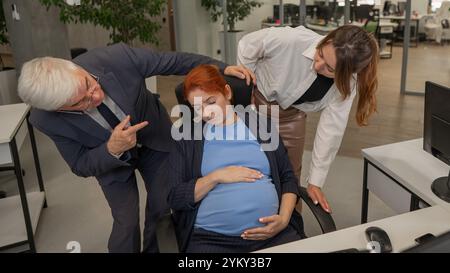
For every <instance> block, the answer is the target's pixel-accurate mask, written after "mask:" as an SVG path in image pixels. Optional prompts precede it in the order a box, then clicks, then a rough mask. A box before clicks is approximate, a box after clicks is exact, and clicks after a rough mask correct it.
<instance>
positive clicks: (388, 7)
mask: <svg viewBox="0 0 450 273" xmlns="http://www.w3.org/2000/svg"><path fill="white" fill-rule="evenodd" d="M391 5H392V1H388V0H387V1H384V6H383V14H384V15H389V14H390V13H391Z"/></svg>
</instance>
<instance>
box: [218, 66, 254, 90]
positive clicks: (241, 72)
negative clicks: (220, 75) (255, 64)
mask: <svg viewBox="0 0 450 273" xmlns="http://www.w3.org/2000/svg"><path fill="white" fill-rule="evenodd" d="M224 74H225V75H227V76H234V77H236V78H239V79H243V80H244V79H245V80H246V81H247V85H250V83H251V82H253V84H256V76H255V74H254V73H253V71H251V70H250V69H248V68H247V67H245V66H244V65H230V66H227V67H226V68H225V70H224Z"/></svg>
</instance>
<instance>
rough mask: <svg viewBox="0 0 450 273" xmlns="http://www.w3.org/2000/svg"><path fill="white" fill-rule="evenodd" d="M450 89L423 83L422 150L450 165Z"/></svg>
mask: <svg viewBox="0 0 450 273" xmlns="http://www.w3.org/2000/svg"><path fill="white" fill-rule="evenodd" d="M449 139H450V88H448V87H444V86H441V85H439V84H435V83H432V82H426V83H425V116H424V130H423V148H424V150H425V151H427V152H429V153H431V154H432V155H434V156H435V157H437V158H439V159H440V160H442V161H444V162H445V163H447V164H449V165H450V141H448V140H449Z"/></svg>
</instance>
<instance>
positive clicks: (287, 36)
mask: <svg viewBox="0 0 450 273" xmlns="http://www.w3.org/2000/svg"><path fill="white" fill-rule="evenodd" d="M238 62H239V63H240V64H242V65H244V66H247V67H248V68H249V69H250V70H252V71H253V72H254V73H255V74H256V78H257V88H256V90H255V91H254V92H253V99H254V103H255V104H256V106H257V108H258V109H259V111H260V112H262V113H265V114H268V115H271V113H270V111H267V110H265V109H267V108H264V107H261V106H263V105H267V106H271V105H279V106H280V107H281V109H279V116H278V118H279V132H280V135H281V137H282V139H283V143H284V145H285V146H286V148H287V150H288V155H289V159H290V161H291V164H292V167H293V169H294V172H295V174H296V175H297V176H298V177H300V172H301V164H302V155H303V149H304V143H305V124H306V113H305V112H318V111H322V113H321V116H320V120H319V123H318V126H317V131H316V136H315V139H314V146H313V150H312V162H311V167H310V170H309V176H308V178H307V182H308V194H309V196H310V197H311V199H312V200H313V201H314V202H315V203H316V204H320V205H321V206H322V208H323V209H324V210H326V211H328V212H331V209H330V206H329V204H328V202H327V200H326V198H325V196H324V194H323V192H322V190H321V188H322V186H323V185H324V183H325V179H326V176H327V174H328V170H329V167H330V165H331V163H332V161H333V160H334V158H335V156H336V153H337V151H338V149H339V146H340V143H341V140H342V137H343V135H344V132H345V128H346V126H347V121H348V116H349V113H350V109H351V106H352V102H353V99H354V98H355V96H356V95H357V94H358V97H359V98H358V107H357V111H356V120H357V122H358V125H360V126H364V125H367V121H368V118H369V116H370V115H371V114H372V113H373V112H375V111H376V98H375V91H376V89H377V83H378V81H377V62H378V45H377V42H376V40H375V38H374V37H373V36H372V35H371V34H369V33H368V32H366V31H365V30H363V29H362V28H360V27H357V26H353V25H345V26H342V27H339V28H337V29H336V30H334V31H332V32H330V33H329V34H328V35H327V36H325V37H323V36H321V35H319V34H317V33H315V32H313V31H311V30H308V29H306V28H304V27H303V26H300V27H297V28H291V27H284V28H266V29H262V30H259V31H256V32H253V33H250V34H248V35H246V36H244V37H243V38H242V39H241V40H240V42H239V48H238ZM269 110H270V107H269Z"/></svg>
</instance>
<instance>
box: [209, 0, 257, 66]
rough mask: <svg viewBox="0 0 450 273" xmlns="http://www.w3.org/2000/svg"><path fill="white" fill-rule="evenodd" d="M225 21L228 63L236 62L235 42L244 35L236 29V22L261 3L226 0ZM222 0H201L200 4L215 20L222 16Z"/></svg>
mask: <svg viewBox="0 0 450 273" xmlns="http://www.w3.org/2000/svg"><path fill="white" fill-rule="evenodd" d="M226 2H227V23H228V29H227V31H228V34H227V37H228V43H227V49H228V60H225V61H227V62H228V63H235V62H236V52H237V44H238V42H239V40H240V38H242V36H243V35H244V32H243V31H242V30H236V23H237V22H239V21H242V20H244V19H245V18H247V17H248V16H249V15H250V13H251V12H252V11H253V10H254V9H255V8H259V7H261V6H262V3H261V2H259V1H255V0H227V1H226ZM222 3H223V0H202V2H201V5H202V6H203V7H205V8H206V10H207V11H209V13H210V15H211V20H212V21H213V22H217V21H218V20H219V18H220V17H221V16H222ZM223 36H224V35H223V32H221V33H220V45H221V48H222V52H223V51H224V49H225V42H224V41H225V39H224V37H223Z"/></svg>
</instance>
